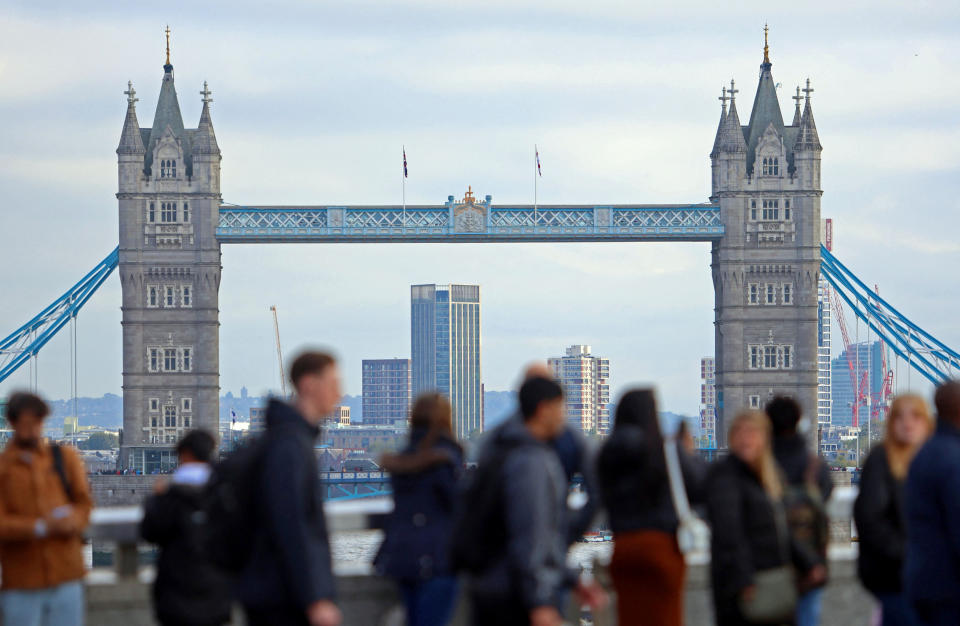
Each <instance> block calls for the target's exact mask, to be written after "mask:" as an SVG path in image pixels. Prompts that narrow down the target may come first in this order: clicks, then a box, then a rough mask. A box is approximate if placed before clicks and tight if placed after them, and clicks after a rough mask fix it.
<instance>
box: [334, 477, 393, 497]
mask: <svg viewBox="0 0 960 626" xmlns="http://www.w3.org/2000/svg"><path fill="white" fill-rule="evenodd" d="M320 485H321V487H322V488H323V495H324V498H325V499H327V500H355V499H358V498H375V497H378V496H387V495H390V494H391V493H392V490H391V488H390V474H389V473H387V472H320Z"/></svg>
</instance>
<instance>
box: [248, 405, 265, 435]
mask: <svg viewBox="0 0 960 626" xmlns="http://www.w3.org/2000/svg"><path fill="white" fill-rule="evenodd" d="M266 429H267V407H265V406H261V407H253V408H251V409H250V432H251V433H262V432H263V431H265V430H266Z"/></svg>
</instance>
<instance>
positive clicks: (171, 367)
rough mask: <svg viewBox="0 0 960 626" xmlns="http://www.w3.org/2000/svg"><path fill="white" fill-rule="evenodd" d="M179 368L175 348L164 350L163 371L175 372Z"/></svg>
mask: <svg viewBox="0 0 960 626" xmlns="http://www.w3.org/2000/svg"><path fill="white" fill-rule="evenodd" d="M176 370H177V351H176V350H174V349H173V348H166V349H165V350H164V351H163V371H165V372H175V371H176Z"/></svg>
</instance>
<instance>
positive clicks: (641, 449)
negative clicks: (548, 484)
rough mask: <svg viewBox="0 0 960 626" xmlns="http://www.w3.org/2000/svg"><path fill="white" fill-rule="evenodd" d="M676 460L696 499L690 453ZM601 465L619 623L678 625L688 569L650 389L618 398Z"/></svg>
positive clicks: (681, 616)
mask: <svg viewBox="0 0 960 626" xmlns="http://www.w3.org/2000/svg"><path fill="white" fill-rule="evenodd" d="M670 445H678V444H677V443H671V444H670ZM678 447H679V445H678ZM678 454H679V458H680V465H681V469H682V473H683V478H684V483H685V484H686V490H687V493H688V494H689V496H692V500H694V501H696V500H698V499H699V493H700V485H699V484H696V470H695V468H694V466H693V463H692V462H691V459H690V456H689V454H687V451H686V450H685V449H680V450H678ZM598 467H599V471H598V474H599V479H600V493H601V495H602V499H603V504H604V506H605V507H606V509H607V517H608V519H609V521H610V527H611V529H612V530H613V558H612V559H611V561H610V575H611V577H612V579H613V586H614V588H615V589H616V592H617V623H618V624H630V625H631V626H647V625H649V626H681V625H682V624H683V584H684V578H685V575H686V563H685V561H684V558H683V554H682V553H681V552H680V547H679V546H678V544H677V528H678V526H679V519H678V516H677V512H676V509H675V507H674V504H673V499H672V497H671V494H670V483H669V478H668V475H667V465H666V460H665V458H664V448H663V436H662V435H661V433H660V424H659V419H658V416H657V407H656V400H655V398H654V392H653V390H652V389H637V390H633V391H629V392H627V393H626V394H625V395H624V396H623V397H622V398H621V399H620V402H619V403H618V404H617V415H616V421H615V422H614V425H613V431H612V432H611V433H610V437H609V438H608V439H607V441H606V442H605V443H604V444H603V447H602V448H601V449H600V455H599V459H598Z"/></svg>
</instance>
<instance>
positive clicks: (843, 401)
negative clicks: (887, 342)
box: [831, 341, 885, 428]
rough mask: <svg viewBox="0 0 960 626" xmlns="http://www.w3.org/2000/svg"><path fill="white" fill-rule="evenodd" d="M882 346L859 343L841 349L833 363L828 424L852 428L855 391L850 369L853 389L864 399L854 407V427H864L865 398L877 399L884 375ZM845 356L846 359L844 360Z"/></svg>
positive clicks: (875, 342) (865, 417)
mask: <svg viewBox="0 0 960 626" xmlns="http://www.w3.org/2000/svg"><path fill="white" fill-rule="evenodd" d="M884 349H885V348H884V347H883V343H881V342H880V341H874V342H873V343H866V342H861V343H857V344H853V345H851V346H850V351H849V352H848V351H847V350H844V351H843V352H841V353H840V356H838V357H837V358H835V359H834V360H833V364H832V365H833V376H832V387H833V389H832V394H833V398H832V402H833V407H832V414H831V418H832V422H831V424H832V425H833V426H854V425H855V424H854V423H853V407H854V403H855V402H856V397H857V395H858V394H857V390H855V389H854V385H853V379H852V377H851V375H850V372H851V366H852V369H853V371H854V372H855V376H856V380H857V388H858V389H859V388H862V391H863V396H864V398H863V399H861V401H860V404H859V406H858V407H857V408H858V413H859V419H858V422H859V423H858V424H856V425H857V426H863V427H864V428H866V426H867V419H868V414H869V413H868V409H867V404H866V398H867V397H870V398H877V397H879V394H880V390H881V389H882V388H883V382H884V376H885V372H884V371H883V361H884V358H883V351H884ZM848 354H849V358H848Z"/></svg>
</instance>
